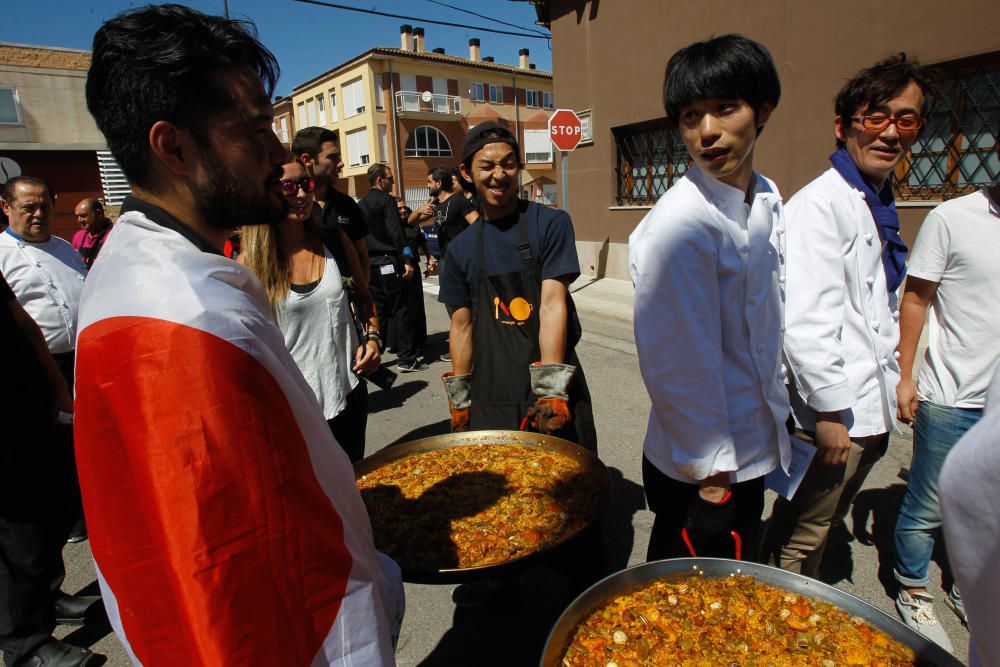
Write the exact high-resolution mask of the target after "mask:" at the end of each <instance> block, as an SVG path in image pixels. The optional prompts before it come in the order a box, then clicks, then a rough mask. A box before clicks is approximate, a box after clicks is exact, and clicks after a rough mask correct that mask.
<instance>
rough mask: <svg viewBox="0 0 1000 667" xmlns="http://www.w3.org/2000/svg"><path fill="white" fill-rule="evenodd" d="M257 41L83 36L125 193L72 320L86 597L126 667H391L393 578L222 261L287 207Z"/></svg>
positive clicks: (98, 110)
mask: <svg viewBox="0 0 1000 667" xmlns="http://www.w3.org/2000/svg"><path fill="white" fill-rule="evenodd" d="M253 33H254V30H253V27H252V26H251V25H248V24H244V23H242V22H238V21H230V20H227V19H222V18H218V17H209V16H206V15H204V14H201V13H199V12H197V11H194V10H192V9H188V8H185V7H181V6H179V5H163V6H159V7H152V6H151V7H145V8H141V9H138V10H133V11H128V12H125V13H123V14H121V15H119V16H117V17H116V18H114V19H112V20H110V21H108V22H107V23H105V24H104V25H103V26H102V27H101V29H100V30H98V32H97V34H96V35H95V37H94V48H93V60H92V65H91V69H90V73H89V75H88V79H87V102H88V106H89V108H90V111H91V113H92V114H93V115H94V118H95V120H96V121H97V125H98V127H99V128H100V129H101V131H102V132H103V133H104V136H105V137H106V139H107V141H108V145H109V147H110V148H111V151H112V153H113V154H114V156H115V158H116V160H117V161H118V163H119V164H120V165H121V166H122V169H123V170H124V171H125V173H126V175H127V176H128V178H129V181H130V182H131V183H132V184H133V196H132V197H130V198H129V199H127V200H126V202H125V204H124V206H123V209H122V215H121V217H120V218H119V220H118V224H117V225H116V227H115V229H116V231H115V233H114V234H113V235H111V236H110V237H109V238H108V242H107V243H106V245H105V246H104V248H103V249H102V251H101V257H102V259H101V262H100V263H98V264H96V265H95V267H94V271H93V272H92V273H91V274H90V276H89V278H88V281H87V284H86V286H85V288H84V293H83V298H82V303H81V308H80V324H79V326H80V336H79V345H78V357H77V359H78V361H77V397H78V399H77V419H76V437H77V451H78V457H79V473H80V480H81V486H82V488H83V496H84V505H85V507H86V508H87V512H88V517H90V538H91V548H92V550H93V555H94V560H95V564H96V568H97V574H98V581H99V582H100V585H101V590H102V592H103V594H104V599H105V604H106V607H107V609H108V612H109V616H110V617H111V622H112V625H113V627H114V629H115V632H116V633H117V634H118V637H119V638H120V639H121V641H122V643H123V644H124V646H125V648H126V650H127V651H128V653H129V655H130V657H131V658H132V660H133V661H134V662H135V663H136V664H143V665H147V666H149V665H181V664H183V665H225V664H228V665H239V664H267V665H327V664H330V665H332V664H352V665H391V664H393V663H394V660H393V645H392V637H393V635H394V634H395V633H397V632H398V628H399V624H400V621H401V616H402V607H403V591H402V586H401V584H400V576H399V569H398V567H396V566H395V564H394V563H392V561H390V560H389V559H388V558H386V557H385V556H384V555H382V554H379V553H378V552H377V551H376V550H375V547H374V544H373V542H372V536H371V529H370V524H369V521H368V516H367V513H366V512H365V508H364V505H363V504H362V502H361V498H360V495H359V494H358V492H357V491H356V488H355V486H354V476H353V472H352V469H351V466H350V462H349V461H348V459H347V456H346V455H345V454H344V453H343V451H342V450H341V448H340V447H338V446H337V444H336V442H335V441H334V440H333V436H332V435H331V434H330V430H329V428H328V427H327V425H326V422H325V421H324V420H323V415H322V413H321V411H320V409H319V405H318V403H317V401H316V398H315V396H314V395H313V393H312V390H311V389H310V388H309V385H308V384H307V383H306V381H305V380H304V379H303V377H302V375H301V373H300V372H299V371H298V369H297V368H296V366H295V362H294V361H293V360H292V358H291V356H290V355H289V354H288V352H287V350H286V349H285V344H284V340H283V338H282V336H281V332H280V331H279V330H278V329H277V327H276V326H275V325H274V323H273V321H272V319H271V315H270V308H269V306H268V302H267V297H266V295H265V293H264V289H263V287H262V285H261V284H260V282H259V281H258V280H257V279H256V277H255V276H254V275H253V274H252V273H251V272H250V271H249V270H248V269H246V268H244V267H242V266H240V265H238V264H237V263H236V262H233V261H231V260H229V259H227V258H226V257H224V256H223V255H222V248H223V245H224V243H225V240H226V236H227V235H228V233H229V232H228V230H229V229H231V228H232V227H234V226H238V225H252V224H261V223H266V222H268V221H271V220H280V219H282V218H283V216H284V214H285V207H286V205H285V204H284V202H283V197H282V195H281V188H280V185H279V179H280V178H281V163H282V162H284V161H285V153H284V150H283V149H282V147H281V144H280V143H278V140H277V138H276V137H275V136H274V133H273V131H272V130H271V122H272V108H271V105H270V103H269V95H270V93H271V91H272V90H273V87H274V83H275V81H276V80H277V77H278V67H277V63H276V61H275V59H274V57H273V55H272V54H271V53H269V52H268V51H267V50H266V49H265V48H264V47H263V46H262V45H261V44H260V43H259V42H258V41H257V40H256V39H255V37H254V34H253ZM233 415H238V418H236V419H234V418H233Z"/></svg>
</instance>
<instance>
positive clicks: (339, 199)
mask: <svg viewBox="0 0 1000 667" xmlns="http://www.w3.org/2000/svg"><path fill="white" fill-rule="evenodd" d="M321 226H322V228H323V232H324V234H326V235H329V234H331V233H332V232H333V231H334V230H335V229H343V230H344V231H345V232H347V236H348V237H349V238H350V239H351V240H352V241H360V240H361V239H363V238H365V237H366V236H368V223H367V222H366V221H365V216H364V214H363V213H362V212H361V207H360V206H358V202H356V201H354V198H353V197H351V196H350V195H345V194H344V193H343V192H339V191H337V190H334V189H333V188H328V189H327V191H326V205H325V206H324V207H323V221H322V225H321Z"/></svg>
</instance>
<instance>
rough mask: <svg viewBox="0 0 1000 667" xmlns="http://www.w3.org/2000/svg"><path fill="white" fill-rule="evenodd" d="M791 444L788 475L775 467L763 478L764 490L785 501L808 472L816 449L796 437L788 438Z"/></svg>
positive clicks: (792, 494) (790, 497)
mask: <svg viewBox="0 0 1000 667" xmlns="http://www.w3.org/2000/svg"><path fill="white" fill-rule="evenodd" d="M789 440H791V443H792V462H791V464H789V466H788V474H787V475H786V474H785V471H784V470H782V469H781V467H780V466H779V467H777V468H775V469H774V470H772V471H771V472H769V473H767V475H765V476H764V486H765V488H768V489H771V490H772V491H776V492H777V493H778V495H780V496H781V497H782V498H785V499H786V500H791V499H792V496H794V495H795V492H796V491H797V490H798V488H799V484H801V483H802V478H803V477H805V476H806V471H807V470H809V464H810V463H811V462H812V460H813V457H814V456H815V455H816V448H815V447H813V446H812V445H811V444H809V443H808V442H806V441H805V440H801V439H799V438H796V437H792V438H789Z"/></svg>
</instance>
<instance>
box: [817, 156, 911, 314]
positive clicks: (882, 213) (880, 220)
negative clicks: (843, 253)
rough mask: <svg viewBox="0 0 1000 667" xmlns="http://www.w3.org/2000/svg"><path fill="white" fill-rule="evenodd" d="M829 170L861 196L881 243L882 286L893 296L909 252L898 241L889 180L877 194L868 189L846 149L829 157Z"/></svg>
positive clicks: (903, 274)
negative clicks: (861, 194) (866, 205)
mask: <svg viewBox="0 0 1000 667" xmlns="http://www.w3.org/2000/svg"><path fill="white" fill-rule="evenodd" d="M830 162H832V163H833V168H834V169H836V170H837V173H838V174H840V175H841V176H842V177H843V178H844V180H845V181H847V182H848V183H850V184H851V185H853V186H854V187H855V188H857V189H858V190H860V191H861V192H863V193H865V201H866V202H867V203H868V209H869V210H870V211H871V212H872V217H873V218H875V226H876V227H877V228H878V236H879V238H880V239H882V241H883V246H882V268H883V269H885V283H886V287H888V288H889V293H890V294H892V293H893V292H895V291H896V290H897V289H898V288H899V286H900V285H901V284H903V277H904V276H905V275H906V256H907V254H909V248H907V247H906V244H905V243H903V239H901V238H900V237H899V216H898V215H897V214H896V201H895V200H894V199H893V197H892V179H891V178H887V179H886V180H885V183H884V184H883V185H882V189H881V190H879V191H878V192H875V190H873V189H872V186H871V185H869V184H868V181H866V180H865V179H864V176H862V175H861V172H860V171H858V166H857V165H856V164H854V160H852V159H851V156H850V154H849V153H848V152H847V149H846V148H838V149H837V150H835V151H834V152H833V154H832V155H831V156H830Z"/></svg>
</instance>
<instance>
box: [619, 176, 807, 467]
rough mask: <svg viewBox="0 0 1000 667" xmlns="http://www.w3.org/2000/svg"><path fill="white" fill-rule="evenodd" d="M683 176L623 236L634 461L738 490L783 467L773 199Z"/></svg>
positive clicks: (770, 193)
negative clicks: (639, 402) (642, 392)
mask: <svg viewBox="0 0 1000 667" xmlns="http://www.w3.org/2000/svg"><path fill="white" fill-rule="evenodd" d="M754 176H755V193H754V198H753V202H752V205H751V206H748V205H747V204H746V203H745V196H744V193H743V192H741V191H740V190H738V189H736V188H733V187H730V186H728V185H726V184H724V183H722V182H720V181H718V180H716V179H714V178H712V177H711V176H708V175H707V174H705V173H704V172H703V171H701V170H700V169H698V168H697V167H692V168H691V169H689V170H688V171H687V173H686V174H685V175H684V177H683V178H682V179H681V180H680V181H679V182H678V183H677V184H676V185H674V187H672V188H670V190H668V191H667V193H666V194H664V195H663V196H662V197H661V198H660V200H659V201H658V202H657V203H656V206H654V207H653V209H652V210H651V211H650V212H649V213H648V214H647V215H646V217H645V218H643V220H642V222H640V223H639V226H638V227H637V228H636V229H635V231H634V232H632V235H631V236H630V237H629V271H630V273H631V275H632V281H633V282H634V283H635V318H634V322H635V341H636V347H637V349H638V353H639V369H640V371H641V373H642V378H643V381H644V382H645V384H646V389H647V391H648V392H649V395H650V398H651V400H652V409H651V410H650V415H649V423H648V426H647V428H646V439H645V443H644V445H643V450H644V454H645V456H646V458H647V459H649V461H650V463H652V464H653V465H654V466H656V468H657V469H658V470H660V471H661V472H663V473H664V474H665V475H667V476H669V477H671V478H673V479H677V480H680V481H683V482H688V483H696V482H698V481H700V480H703V479H705V478H706V477H709V476H711V475H714V474H716V473H720V472H728V473H730V480H731V481H733V482H742V481H746V480H749V479H754V478H756V477H760V476H761V475H764V474H766V473H768V472H770V471H771V470H773V469H775V468H776V467H777V466H778V465H781V466H782V468H783V469H785V470H787V468H788V463H789V460H790V449H789V444H788V434H787V431H786V430H785V420H786V419H787V418H788V413H789V406H788V393H787V391H786V390H785V387H784V381H783V374H782V372H781V325H782V294H781V281H782V279H783V276H782V274H783V266H782V263H783V258H782V252H783V251H782V249H781V238H782V237H781V234H782V232H783V231H784V230H783V229H782V205H781V197H780V195H779V194H778V191H777V189H776V188H775V186H774V183H772V182H771V181H770V180H768V179H766V178H764V177H763V176H761V175H760V174H756V173H755V174H754Z"/></svg>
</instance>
